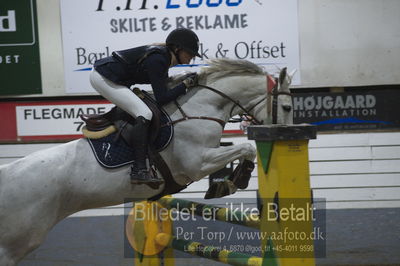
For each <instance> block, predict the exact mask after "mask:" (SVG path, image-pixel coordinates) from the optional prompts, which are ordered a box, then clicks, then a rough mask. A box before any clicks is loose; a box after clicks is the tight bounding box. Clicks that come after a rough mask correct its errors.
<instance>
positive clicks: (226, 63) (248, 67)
mask: <svg viewBox="0 0 400 266" xmlns="http://www.w3.org/2000/svg"><path fill="white" fill-rule="evenodd" d="M207 63H208V66H206V67H203V68H201V71H200V73H199V75H200V76H199V78H200V79H203V78H206V79H207V80H209V81H210V80H216V79H219V78H221V77H226V76H231V75H264V74H265V72H264V69H263V68H261V67H259V66H258V65H256V64H254V63H252V62H250V61H247V60H238V59H228V58H219V59H211V60H209V61H208V62H207Z"/></svg>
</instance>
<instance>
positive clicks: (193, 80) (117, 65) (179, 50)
mask: <svg viewBox="0 0 400 266" xmlns="http://www.w3.org/2000/svg"><path fill="white" fill-rule="evenodd" d="M198 51H199V38H198V37H197V35H196V33H194V32H193V31H192V30H189V29H185V28H178V29H175V30H173V31H172V32H170V33H169V35H168V36H167V39H166V41H165V43H162V44H154V45H145V46H139V47H135V48H130V49H127V50H122V51H115V52H113V53H112V56H110V57H106V58H103V59H100V60H97V61H96V62H95V63H94V67H93V71H92V72H91V74H90V83H91V84H92V86H93V88H94V89H95V90H96V91H97V92H99V93H100V94H101V95H102V96H103V97H104V98H106V99H107V100H109V101H110V102H112V103H114V104H115V105H117V106H118V107H120V108H121V109H123V110H124V111H125V112H127V113H128V114H129V115H131V116H132V117H134V118H135V124H134V130H133V132H134V133H133V135H132V136H130V138H131V139H130V141H128V142H130V145H131V146H132V148H133V150H134V158H133V159H134V163H133V165H132V167H131V173H130V177H131V183H132V184H143V183H162V182H163V179H162V178H160V177H157V175H155V176H154V175H152V174H151V169H150V167H149V164H148V155H147V145H148V137H149V125H150V121H151V119H152V116H153V114H152V112H151V111H150V109H149V108H148V107H147V105H146V104H145V103H144V102H143V101H142V100H141V99H140V98H139V97H138V96H137V95H135V94H134V93H132V91H131V90H130V89H129V88H130V87H131V86H132V85H134V84H151V87H152V90H153V93H154V97H155V100H156V102H157V104H158V105H160V106H161V105H165V104H167V103H169V102H171V101H173V100H175V99H176V98H177V97H179V96H181V95H183V94H185V93H186V92H187V90H188V89H189V88H190V87H193V86H195V85H197V75H196V74H195V73H193V74H191V75H189V76H188V77H187V78H186V79H185V80H183V82H182V83H180V84H178V85H177V86H176V87H174V88H171V89H168V88H167V85H166V83H167V79H168V70H169V68H170V67H173V66H175V65H177V64H189V63H190V61H191V60H192V59H193V58H194V57H195V56H198V57H200V55H199V53H198Z"/></svg>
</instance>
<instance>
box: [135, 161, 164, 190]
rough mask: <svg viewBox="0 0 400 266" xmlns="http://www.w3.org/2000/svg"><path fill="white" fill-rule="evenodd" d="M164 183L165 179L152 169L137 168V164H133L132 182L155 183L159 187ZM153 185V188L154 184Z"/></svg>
mask: <svg viewBox="0 0 400 266" xmlns="http://www.w3.org/2000/svg"><path fill="white" fill-rule="evenodd" d="M162 183H164V179H162V178H160V177H159V176H158V175H157V174H156V173H155V172H153V171H152V170H151V169H137V168H136V166H134V165H133V166H132V168H131V184H148V185H155V186H156V188H158V186H159V185H161V184H162ZM151 187H152V188H153V186H151Z"/></svg>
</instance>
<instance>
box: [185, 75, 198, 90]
mask: <svg viewBox="0 0 400 266" xmlns="http://www.w3.org/2000/svg"><path fill="white" fill-rule="evenodd" d="M183 84H185V86H186V88H191V87H195V86H197V85H198V84H199V77H198V75H197V73H190V74H189V75H188V76H187V77H186V78H185V79H184V80H183Z"/></svg>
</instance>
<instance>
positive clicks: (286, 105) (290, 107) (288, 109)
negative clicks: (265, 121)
mask: <svg viewBox="0 0 400 266" xmlns="http://www.w3.org/2000/svg"><path fill="white" fill-rule="evenodd" d="M282 108H283V110H285V111H286V112H290V111H292V106H291V105H290V104H284V105H282Z"/></svg>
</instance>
